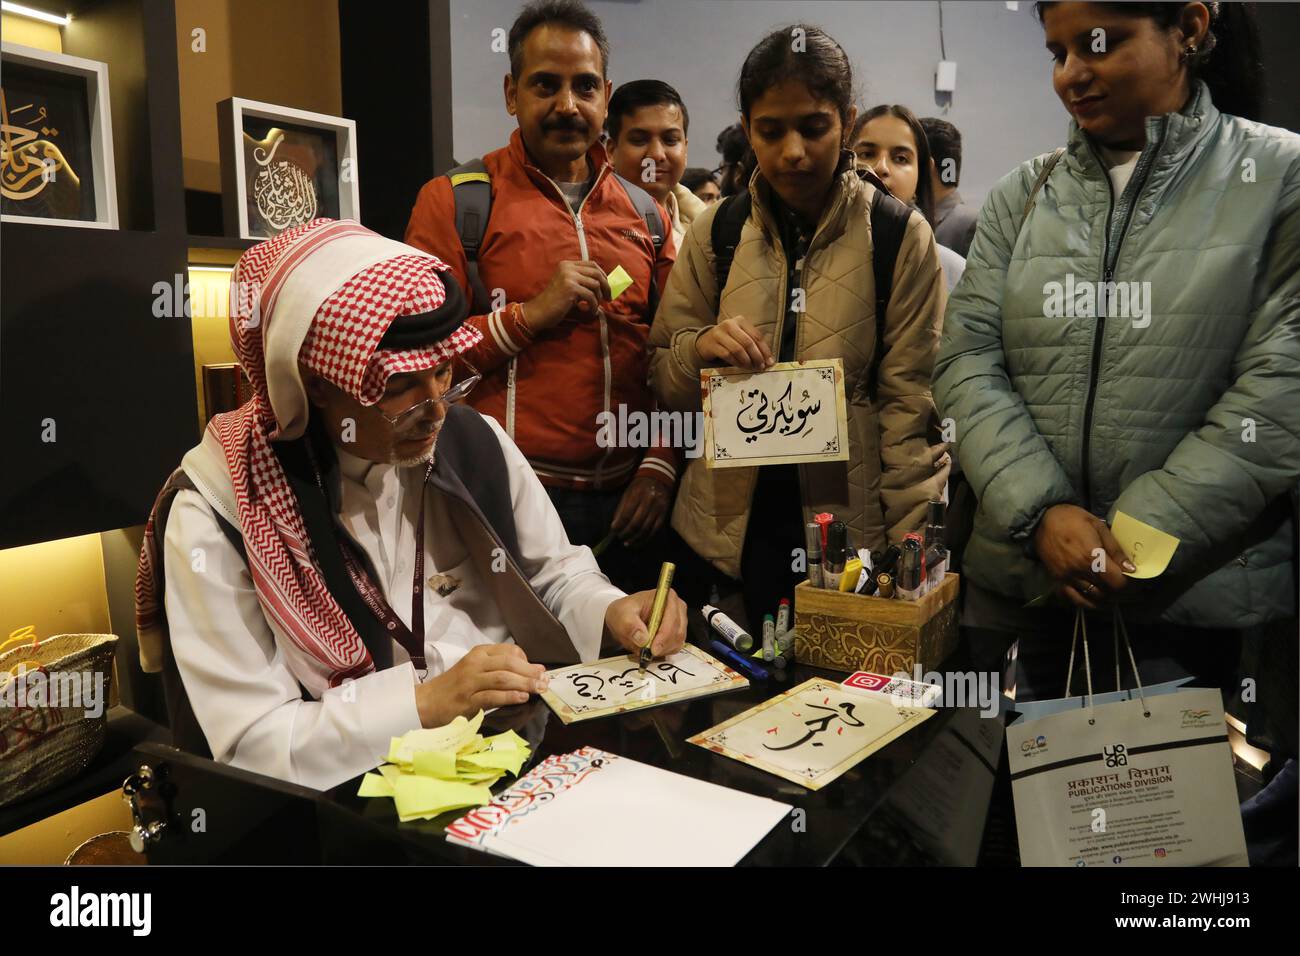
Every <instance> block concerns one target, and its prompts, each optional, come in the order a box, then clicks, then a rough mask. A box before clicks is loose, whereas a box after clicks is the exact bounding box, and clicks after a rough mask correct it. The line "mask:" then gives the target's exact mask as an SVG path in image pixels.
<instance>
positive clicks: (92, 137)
mask: <svg viewBox="0 0 1300 956" xmlns="http://www.w3.org/2000/svg"><path fill="white" fill-rule="evenodd" d="M0 49H2V51H3V52H2V58H3V66H4V68H3V70H2V71H0V127H3V128H2V129H0V217H2V218H3V219H4V221H5V222H37V223H41V224H42V225H47V226H80V227H81V228H83V229H84V228H92V229H95V228H98V229H116V228H117V183H116V180H115V178H114V177H115V175H116V173H115V170H114V167H113V122H112V117H111V115H110V111H109V97H108V65H107V64H105V63H100V62H99V61H97V60H85V59H82V58H81V57H77V56H67V55H65V54H62V53H51V52H48V51H46V50H37V49H34V48H32V47H26V46H20V45H18V44H16V43H5V44H3V47H2V48H0Z"/></svg>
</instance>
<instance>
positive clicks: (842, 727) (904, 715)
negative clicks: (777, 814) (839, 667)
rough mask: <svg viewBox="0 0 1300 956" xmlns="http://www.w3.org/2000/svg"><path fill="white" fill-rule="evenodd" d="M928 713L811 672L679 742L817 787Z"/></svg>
mask: <svg viewBox="0 0 1300 956" xmlns="http://www.w3.org/2000/svg"><path fill="white" fill-rule="evenodd" d="M933 716H934V711H933V710H930V709H928V708H921V707H896V706H894V705H893V704H891V703H890V702H889V701H888V700H883V699H879V698H875V697H871V696H868V695H866V694H858V693H854V692H853V691H846V690H845V689H844V688H843V687H841V686H840V685H839V684H836V683H835V682H834V681H829V680H823V679H822V678H820V677H814V678H813V679H812V680H808V681H804V682H803V683H802V684H800V685H799V686H797V687H792V688H791V689H790V690H788V691H786V692H785V693H784V694H778V695H777V696H776V697H773V698H772V699H771V700H766V701H764V702H763V703H761V704H759V705H758V706H757V707H751V708H750V709H749V710H747V711H745V712H744V713H743V714H737V715H736V716H735V717H732V718H731V719H730V720H728V721H724V722H723V723H721V724H718V725H717V726H716V727H713V728H711V729H710V730H706V731H704V732H703V733H700V734H696V735H695V736H694V737H691V738H689V739H688V741H687V742H688V743H692V744H695V745H696V746H699V747H704V748H706V749H708V750H712V751H713V752H714V753H719V754H722V755H723V756H726V757H731V758H732V759H733V760H739V761H740V762H741V763H747V764H749V765H750V766H751V767H757V768H758V769H760V770H766V771H767V772H768V773H773V774H776V775H777V776H778V777H781V778H782V779H784V780H789V781H790V782H791V783H797V784H799V785H800V786H804V787H807V788H808V789H809V790H820V789H821V788H822V787H824V786H826V785H827V784H828V783H830V782H831V781H832V780H835V779H836V778H837V777H839V776H840V775H841V774H843V773H845V772H846V771H847V770H849V769H850V768H852V767H853V766H854V765H855V764H857V763H859V762H860V761H862V760H864V759H866V758H867V757H869V756H871V755H872V754H873V753H875V752H876V751H877V750H879V749H880V748H881V747H883V746H885V744H887V743H889V742H890V741H891V740H895V739H897V738H899V737H901V736H903V734H905V733H907V732H908V731H909V730H911V729H912V728H914V727H918V726H920V724H921V722H922V721H924V720H928V719H929V718H930V717H933Z"/></svg>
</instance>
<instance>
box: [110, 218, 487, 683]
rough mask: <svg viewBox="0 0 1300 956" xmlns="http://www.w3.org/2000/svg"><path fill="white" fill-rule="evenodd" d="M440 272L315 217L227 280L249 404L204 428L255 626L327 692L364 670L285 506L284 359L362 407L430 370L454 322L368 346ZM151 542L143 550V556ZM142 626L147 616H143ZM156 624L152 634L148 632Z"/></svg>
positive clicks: (289, 390) (293, 434)
mask: <svg viewBox="0 0 1300 956" xmlns="http://www.w3.org/2000/svg"><path fill="white" fill-rule="evenodd" d="M440 273H442V274H447V266H446V265H445V264H444V263H442V262H441V261H439V260H438V259H437V258H436V257H434V256H431V255H428V254H427V253H424V252H420V251H419V250H416V249H413V248H411V247H410V246H407V245H404V244H403V243H399V242H395V241H393V240H390V239H385V238H383V237H382V236H379V235H378V234H376V233H374V232H372V231H371V230H369V229H366V228H365V227H363V226H361V225H360V224H358V223H355V222H350V221H334V220H329V219H317V220H315V221H313V222H310V223H308V224H306V225H304V226H299V227H296V228H293V229H290V230H287V231H285V232H283V233H281V234H280V235H278V236H276V237H275V238H274V239H270V240H268V241H266V242H262V243H259V244H258V245H256V246H254V247H252V248H251V249H249V250H248V251H247V252H245V253H244V254H243V255H242V256H241V257H240V259H239V263H238V265H236V267H235V269H234V272H233V274H232V276H231V283H232V286H231V309H230V337H231V341H232V343H233V344H234V348H235V353H236V354H237V355H238V357H239V361H240V363H241V364H242V365H243V368H244V371H245V372H246V373H247V375H248V379H249V382H250V384H251V385H252V389H253V398H252V399H250V400H249V401H248V402H247V403H246V404H244V405H243V406H242V407H240V408H238V409H236V410H235V411H233V412H227V413H225V414H220V415H216V416H214V417H213V419H212V421H211V422H210V423H209V425H208V431H209V432H211V433H213V434H214V435H215V437H216V438H217V440H218V441H219V442H220V445H221V449H222V451H223V452H224V455H225V461H226V465H227V467H228V469H229V472H230V478H231V481H232V483H233V486H234V494H235V501H236V504H237V507H238V511H239V524H240V527H241V530H242V531H243V536H244V543H245V546H246V551H247V554H248V568H249V572H250V574H251V575H252V578H253V583H254V586H255V588H256V590H257V596H258V599H259V601H260V602H261V604H262V607H263V609H264V611H265V613H266V614H267V616H268V618H270V619H271V620H272V621H274V622H275V624H276V626H277V627H278V628H279V629H280V630H281V631H282V632H283V633H284V634H285V635H287V636H288V637H289V639H290V640H291V641H293V643H294V644H295V645H297V647H298V648H300V649H301V650H302V651H303V652H304V653H306V654H308V655H310V656H311V657H313V658H315V659H317V660H318V661H320V662H321V664H322V665H323V666H324V667H325V668H326V669H327V670H328V672H329V674H330V685H331V686H334V685H337V684H338V683H339V682H341V681H343V680H344V679H346V678H350V677H358V676H360V675H362V674H366V673H369V672H370V671H371V670H373V669H374V662H373V661H372V660H371V656H370V653H369V652H368V651H367V650H366V647H365V645H364V643H363V642H362V640H361V637H360V635H359V634H358V633H357V631H356V629H355V628H354V627H353V626H352V623H351V622H350V621H349V620H348V618H347V615H346V614H345V613H344V612H343V610H342V608H341V607H340V606H339V604H338V602H337V601H336V600H335V599H334V597H333V596H332V595H331V594H330V592H329V589H328V588H327V587H326V585H325V582H324V580H323V579H322V577H321V575H320V572H319V570H318V569H317V567H316V564H315V561H314V558H313V553H312V546H311V541H310V540H309V539H308V536H307V532H306V528H305V526H304V524H303V520H302V515H301V514H300V513H299V510H298V505H297V501H296V499H295V498H294V494H293V491H292V490H291V488H290V487H289V483H288V480H287V478H286V477H285V474H284V470H283V468H282V467H281V465H280V461H279V459H278V458H277V457H276V455H275V452H274V451H273V450H272V449H271V447H270V443H271V442H272V441H276V440H290V439H294V438H297V437H299V436H301V435H302V433H303V431H304V429H305V428H306V425H307V416H308V413H309V411H308V410H309V406H308V402H307V396H306V392H305V390H304V388H303V383H302V380H301V376H300V374H299V370H298V362H299V361H300V360H301V362H302V364H303V365H304V366H305V367H307V368H308V369H310V370H311V371H313V372H315V373H317V374H318V375H320V376H321V377H322V378H324V379H326V380H327V381H329V382H330V383H332V384H333V385H335V386H337V387H338V388H340V389H341V390H343V391H344V392H345V393H347V394H348V395H351V396H352V397H353V398H356V399H357V400H358V401H360V402H361V403H362V404H363V405H373V404H374V403H375V402H376V401H378V400H379V398H380V397H381V396H382V394H383V391H384V385H385V383H386V382H387V380H388V378H389V376H391V375H394V374H398V373H402V372H418V371H423V370H425V369H430V368H433V367H435V366H437V365H439V364H441V363H442V362H445V361H447V360H448V359H451V358H453V357H454V356H456V355H458V354H460V353H462V352H464V351H466V350H467V349H469V348H472V347H473V346H474V345H475V344H476V343H477V342H478V341H479V340H480V339H481V338H482V333H481V332H478V331H477V330H475V329H474V328H473V327H471V326H468V325H459V326H458V327H457V328H456V329H455V330H454V331H453V332H451V334H450V335H449V337H447V338H445V339H443V340H441V341H439V342H436V343H434V344H432V345H428V346H422V347H419V348H411V349H404V350H400V351H399V350H387V349H383V350H380V349H378V345H379V342H380V340H381V339H382V338H383V336H384V334H385V332H386V331H387V330H388V328H389V326H390V325H391V324H392V323H393V320H394V319H395V318H397V317H399V316H410V315H422V314H424V313H428V312H433V311H434V310H436V309H438V308H439V307H440V306H441V305H442V304H443V302H444V300H445V298H446V289H445V286H444V285H443V276H442V275H440ZM152 527H153V516H152V515H151V516H150V522H149V526H148V527H147V528H146V541H145V547H144V548H142V550H141V558H140V569H139V573H138V574H137V580H136V604H137V618H138V619H140V622H141V624H142V626H144V625H146V624H148V623H152V622H153V620H154V618H156V616H157V612H158V602H159V601H160V600H161V595H159V594H156V593H149V592H151V591H153V590H154V589H153V588H151V587H150V586H149V584H148V582H152V581H153V580H154V578H153V570H154V569H153V568H152V567H150V563H151V562H156V561H159V560H160V559H159V556H158V552H157V546H158V544H159V542H152V541H151V540H150V538H151V535H150V532H151V531H152ZM151 545H152V547H151ZM146 619H147V620H146ZM155 626H156V625H155Z"/></svg>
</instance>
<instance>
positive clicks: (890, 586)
mask: <svg viewBox="0 0 1300 956" xmlns="http://www.w3.org/2000/svg"><path fill="white" fill-rule="evenodd" d="M894 590H895V589H894V576H893V575H892V574H889V573H887V572H885V571H881V572H880V573H879V574H877V575H876V597H882V598H892V597H893V596H894Z"/></svg>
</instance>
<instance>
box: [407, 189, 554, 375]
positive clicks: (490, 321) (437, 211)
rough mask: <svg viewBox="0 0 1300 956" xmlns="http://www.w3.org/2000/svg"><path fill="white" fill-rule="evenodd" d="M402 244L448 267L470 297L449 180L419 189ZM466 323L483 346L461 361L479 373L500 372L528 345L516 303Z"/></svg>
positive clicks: (472, 317) (529, 338) (530, 335)
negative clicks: (436, 259)
mask: <svg viewBox="0 0 1300 956" xmlns="http://www.w3.org/2000/svg"><path fill="white" fill-rule="evenodd" d="M405 241H406V244H407V245H410V246H415V248H417V249H423V250H424V251H425V252H430V253H433V255H435V256H437V257H438V258H439V259H441V260H442V261H443V262H445V263H447V265H448V266H450V267H451V271H452V274H453V275H454V276H455V277H456V281H457V282H459V283H460V287H461V288H462V289H463V290H464V292H465V297H466V298H467V299H470V298H472V296H473V292H472V290H471V289H470V287H469V262H468V260H467V259H466V258H465V250H464V249H463V248H462V247H461V244H460V236H459V235H458V234H457V233H456V203H455V200H454V199H453V197H452V185H451V180H450V179H448V178H447V177H446V176H439V177H438V178H437V179H431V180H429V182H427V183H425V184H424V188H423V189H421V190H420V195H419V196H417V197H416V200H415V207H414V208H413V209H412V210H411V219H410V221H409V222H408V223H407V224H406V239H405ZM466 323H467V324H469V325H472V326H473V327H474V328H476V329H478V330H479V331H480V332H482V333H483V339H482V341H480V342H479V343H478V345H476V346H474V347H473V348H472V349H470V350H469V351H468V352H466V353H465V358H466V360H468V362H469V363H470V364H471V365H473V366H474V368H475V369H477V370H478V371H480V372H485V373H486V372H490V371H492V370H493V369H496V368H498V367H500V366H501V365H503V364H504V363H506V362H508V361H509V360H510V359H512V358H514V357H515V356H516V355H518V354H519V353H520V352H522V351H523V350H524V349H526V348H527V347H528V346H529V345H531V344H532V343H533V333H532V332H531V331H529V329H528V326H527V325H526V324H525V319H524V309H523V303H521V302H503V303H502V305H501V308H499V309H496V310H494V311H492V312H485V313H482V314H479V315H470V317H469V318H468V319H466Z"/></svg>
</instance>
